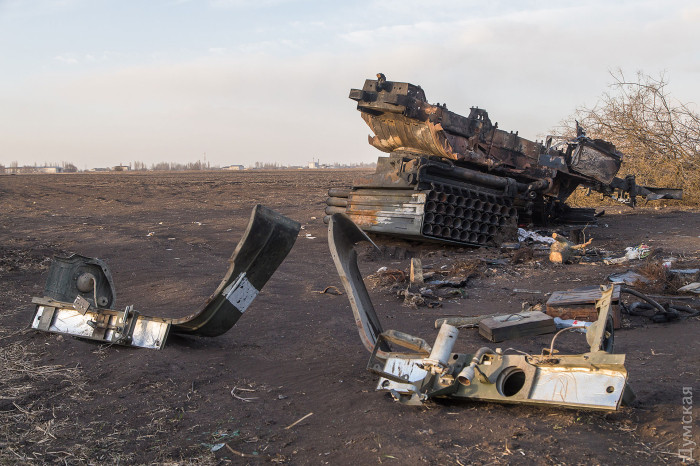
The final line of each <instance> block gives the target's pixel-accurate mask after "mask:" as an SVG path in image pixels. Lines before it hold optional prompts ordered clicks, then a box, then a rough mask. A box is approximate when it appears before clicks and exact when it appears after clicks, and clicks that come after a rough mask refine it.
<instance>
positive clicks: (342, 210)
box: [326, 205, 345, 215]
mask: <svg viewBox="0 0 700 466" xmlns="http://www.w3.org/2000/svg"><path fill="white" fill-rule="evenodd" d="M344 213H345V207H333V206H330V205H329V206H327V207H326V214H328V215H333V214H344Z"/></svg>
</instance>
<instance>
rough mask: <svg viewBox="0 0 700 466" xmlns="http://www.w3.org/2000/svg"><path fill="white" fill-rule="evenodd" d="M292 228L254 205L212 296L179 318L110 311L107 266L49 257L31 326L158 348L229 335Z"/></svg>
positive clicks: (284, 249)
mask: <svg viewBox="0 0 700 466" xmlns="http://www.w3.org/2000/svg"><path fill="white" fill-rule="evenodd" d="M299 226H300V225H299V223H297V222H295V221H293V220H290V219H288V218H286V217H284V216H282V215H280V214H278V213H277V212H274V211H273V210H270V209H268V208H266V207H263V206H261V205H257V206H256V207H255V208H254V209H253V212H252V214H251V217H250V221H249V223H248V227H247V228H246V231H245V233H244V234H243V237H242V238H241V240H240V242H239V243H238V245H237V246H236V249H235V251H234V252H233V255H232V256H231V259H230V260H229V261H230V263H231V265H230V267H229V269H228V270H227V272H226V274H225V275H224V278H223V279H222V281H221V283H219V286H218V287H217V288H216V291H214V293H213V294H212V295H211V296H210V297H209V299H208V300H207V301H206V302H205V303H204V305H203V306H202V307H201V308H200V309H199V310H198V311H196V312H195V313H193V314H190V315H189V316H186V317H183V318H178V319H164V318H160V317H151V316H147V315H143V314H141V313H140V312H139V311H137V310H136V309H134V306H127V307H126V308H125V309H124V311H117V310H114V309H112V306H114V304H115V296H116V294H115V292H114V284H113V282H112V275H111V274H110V272H109V269H108V268H107V264H105V263H104V262H103V261H101V260H99V259H91V258H87V257H83V256H79V255H73V256H71V257H68V258H56V259H54V262H53V263H52V265H51V268H50V270H49V277H48V279H47V282H46V289H45V291H44V296H43V297H41V298H34V299H33V300H32V302H33V303H34V304H36V305H37V307H36V312H35V315H34V319H33V320H32V324H31V326H32V328H35V329H37V330H41V331H47V332H53V333H62V334H66V335H73V336H77V337H82V338H88V339H91V340H97V341H102V342H105V343H114V344H120V345H128V346H139V347H144V348H157V349H159V348H162V347H163V345H164V344H165V341H166V339H167V336H168V334H169V332H170V331H173V332H175V333H183V334H191V335H200V336H217V335H221V334H222V333H224V332H226V331H228V330H229V329H230V328H231V327H233V326H234V325H235V323H236V321H238V319H239V318H240V317H241V316H242V315H243V313H244V312H245V311H246V309H247V308H248V306H250V304H251V303H252V301H253V300H254V299H255V297H256V296H257V295H258V293H259V292H260V290H261V289H262V287H263V286H264V285H265V283H266V282H267V281H268V280H269V279H270V277H271V276H272V274H273V273H274V272H275V270H276V269H277V267H279V265H280V264H281V263H282V261H283V260H284V259H285V257H286V256H287V254H288V253H289V251H290V250H291V248H292V246H293V245H294V242H295V240H296V238H297V234H298V232H299Z"/></svg>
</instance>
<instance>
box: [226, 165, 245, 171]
mask: <svg viewBox="0 0 700 466" xmlns="http://www.w3.org/2000/svg"><path fill="white" fill-rule="evenodd" d="M221 169H222V170H245V167H244V166H243V165H228V166H226V167H222V168H221Z"/></svg>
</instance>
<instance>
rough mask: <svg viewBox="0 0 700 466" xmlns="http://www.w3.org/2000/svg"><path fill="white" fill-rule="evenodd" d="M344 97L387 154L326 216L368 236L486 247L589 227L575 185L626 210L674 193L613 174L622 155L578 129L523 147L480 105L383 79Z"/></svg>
mask: <svg viewBox="0 0 700 466" xmlns="http://www.w3.org/2000/svg"><path fill="white" fill-rule="evenodd" d="M349 97H350V99H352V100H355V101H356V102H357V109H358V110H359V111H360V113H361V116H362V119H363V120H364V121H365V122H366V123H367V125H368V126H369V127H370V129H371V130H372V131H373V133H374V135H373V136H369V143H370V144H371V145H372V146H374V147H376V148H377V149H379V150H381V151H382V152H387V153H389V156H388V157H380V158H379V160H378V162H377V169H376V171H375V173H374V174H372V175H370V176H368V177H366V178H361V179H357V180H355V181H354V182H353V186H352V187H351V188H349V189H346V190H338V189H335V190H333V189H332V190H330V191H329V198H328V199H327V201H326V203H327V205H328V207H327V208H326V214H328V215H331V214H333V213H337V212H343V213H346V214H347V215H348V216H350V218H351V219H352V220H353V221H354V222H355V223H356V224H358V225H359V226H360V227H361V228H362V229H364V230H366V231H371V232H376V233H385V234H391V235H395V236H402V237H407V238H422V239H425V240H433V241H447V242H454V243H461V244H469V245H477V246H488V245H497V244H499V243H500V242H501V241H502V240H504V239H505V238H507V237H509V236H510V235H511V233H513V232H514V231H515V229H516V227H517V225H518V224H521V223H524V224H551V223H557V222H559V223H591V222H595V216H594V214H595V211H594V210H593V209H572V208H570V207H569V206H567V205H566V204H565V201H566V199H567V198H568V197H569V196H570V195H571V193H572V192H573V191H574V190H575V189H576V188H577V187H578V186H586V187H589V188H591V189H592V190H595V191H598V192H601V193H603V194H604V195H609V196H614V197H617V198H618V199H620V200H622V201H625V202H627V203H629V204H631V205H634V203H635V202H636V197H637V196H644V197H646V198H647V199H661V198H664V199H674V198H675V199H677V198H680V196H681V193H680V191H678V190H661V189H656V188H647V187H642V186H638V185H636V183H635V181H634V177H629V176H628V177H626V178H625V179H620V178H617V177H616V175H617V172H618V170H619V169H620V166H621V163H622V158H623V156H622V154H621V153H620V152H619V151H617V149H616V148H615V146H614V145H613V144H611V143H609V142H607V141H603V140H600V139H591V138H588V137H586V135H585V133H584V132H583V130H582V129H581V128H578V135H577V137H576V138H573V139H571V140H559V141H556V143H555V141H554V140H553V139H552V138H548V140H547V141H546V143H545V142H533V141H529V140H527V139H524V138H521V137H520V136H519V135H518V133H517V132H516V133H513V132H506V131H503V130H501V129H499V128H498V124H497V123H495V124H494V123H492V122H491V120H490V118H489V116H488V113H487V112H486V111H485V110H483V109H479V108H476V107H474V108H471V110H470V113H469V115H468V116H466V117H465V116H462V115H459V114H457V113H454V112H452V111H450V110H448V109H447V107H446V106H445V105H440V104H436V105H434V104H430V103H429V102H428V101H427V99H426V97H425V93H424V92H423V90H422V89H421V88H420V86H416V85H413V84H410V83H404V82H392V81H386V79H385V78H384V76H383V75H382V74H381V73H380V74H378V75H377V79H376V80H375V79H368V80H366V81H365V84H364V86H363V88H362V89H353V90H351V91H350V96H349Z"/></svg>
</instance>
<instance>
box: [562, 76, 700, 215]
mask: <svg viewBox="0 0 700 466" xmlns="http://www.w3.org/2000/svg"><path fill="white" fill-rule="evenodd" d="M611 76H612V78H613V80H614V81H613V83H612V84H611V85H610V90H609V91H608V92H605V93H604V94H603V95H602V96H601V97H600V99H599V101H598V103H597V104H596V105H594V106H593V107H581V108H579V109H577V110H576V112H575V114H574V115H572V116H571V117H570V118H569V119H568V120H566V121H565V122H563V125H562V126H564V128H565V129H562V130H560V131H559V134H566V133H567V132H569V131H572V130H570V129H571V128H574V127H575V125H574V124H573V120H574V119H576V120H578V121H579V122H581V125H582V126H583V127H584V128H585V129H586V132H587V135H588V136H590V137H593V138H601V139H605V140H608V141H610V142H612V143H613V144H615V145H616V146H617V148H618V149H619V150H620V151H622V152H623V153H624V154H625V159H624V161H623V164H622V169H621V171H620V175H626V174H635V175H637V182H638V183H639V184H646V185H650V186H660V187H669V188H682V189H683V191H684V194H683V195H684V199H685V201H684V203H686V204H697V203H698V201H700V115H699V114H698V113H697V112H696V111H695V109H694V105H693V104H691V103H683V102H681V101H679V100H677V99H675V98H674V97H672V96H671V94H670V92H669V91H668V79H667V77H666V76H665V75H664V74H663V73H662V74H660V75H659V77H658V78H654V77H652V76H649V75H646V74H644V73H643V72H637V74H636V77H635V78H634V79H631V80H630V79H627V78H626V77H625V75H624V73H623V72H622V71H621V70H618V71H616V72H613V73H611Z"/></svg>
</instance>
